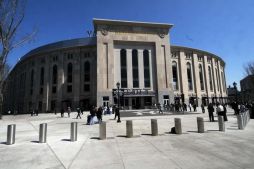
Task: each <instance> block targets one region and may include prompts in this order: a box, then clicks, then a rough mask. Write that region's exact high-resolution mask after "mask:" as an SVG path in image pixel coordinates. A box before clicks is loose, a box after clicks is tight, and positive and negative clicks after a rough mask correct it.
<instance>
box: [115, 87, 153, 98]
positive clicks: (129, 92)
mask: <svg viewBox="0 0 254 169" xmlns="http://www.w3.org/2000/svg"><path fill="white" fill-rule="evenodd" d="M112 92H113V96H117V95H118V90H117V89H112ZM155 94H156V93H155V92H154V91H149V90H148V89H119V95H120V96H127V97H128V96H155Z"/></svg>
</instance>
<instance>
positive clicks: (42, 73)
mask: <svg viewBox="0 0 254 169" xmlns="http://www.w3.org/2000/svg"><path fill="white" fill-rule="evenodd" d="M43 84H44V67H41V75H40V85H43Z"/></svg>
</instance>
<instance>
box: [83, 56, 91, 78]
mask: <svg viewBox="0 0 254 169" xmlns="http://www.w3.org/2000/svg"><path fill="white" fill-rule="evenodd" d="M84 82H90V63H89V62H88V61H86V62H85V63H84Z"/></svg>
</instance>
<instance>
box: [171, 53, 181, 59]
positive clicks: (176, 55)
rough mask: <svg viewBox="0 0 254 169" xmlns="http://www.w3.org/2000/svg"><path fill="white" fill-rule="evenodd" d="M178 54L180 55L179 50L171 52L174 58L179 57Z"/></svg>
mask: <svg viewBox="0 0 254 169" xmlns="http://www.w3.org/2000/svg"><path fill="white" fill-rule="evenodd" d="M178 56H179V52H172V53H171V57H172V58H178Z"/></svg>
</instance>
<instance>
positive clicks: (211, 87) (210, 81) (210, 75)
mask: <svg viewBox="0 0 254 169" xmlns="http://www.w3.org/2000/svg"><path fill="white" fill-rule="evenodd" d="M208 74H209V84H210V90H211V91H213V81H212V72H211V67H210V66H208Z"/></svg>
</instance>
